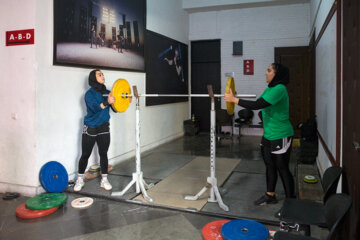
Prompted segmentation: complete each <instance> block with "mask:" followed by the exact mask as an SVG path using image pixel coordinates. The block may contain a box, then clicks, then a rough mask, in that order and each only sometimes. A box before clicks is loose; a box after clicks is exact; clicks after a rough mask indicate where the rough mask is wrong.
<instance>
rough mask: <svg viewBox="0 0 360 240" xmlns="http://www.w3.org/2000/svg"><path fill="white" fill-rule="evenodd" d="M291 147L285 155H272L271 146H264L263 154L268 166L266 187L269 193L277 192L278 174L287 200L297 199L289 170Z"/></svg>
mask: <svg viewBox="0 0 360 240" xmlns="http://www.w3.org/2000/svg"><path fill="white" fill-rule="evenodd" d="M290 153H291V145H290V147H289V148H288V149H287V151H286V152H285V153H283V154H273V153H271V146H269V145H267V144H262V146H261V154H262V156H263V159H264V162H265V166H266V187H267V192H275V187H276V182H277V177H278V175H277V172H279V175H280V177H281V180H282V183H283V186H284V189H285V195H286V197H287V198H293V197H295V194H294V179H293V176H292V174H291V172H290V170H289V161H290Z"/></svg>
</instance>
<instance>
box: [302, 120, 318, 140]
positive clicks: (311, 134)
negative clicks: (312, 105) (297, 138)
mask: <svg viewBox="0 0 360 240" xmlns="http://www.w3.org/2000/svg"><path fill="white" fill-rule="evenodd" d="M298 128H299V129H300V130H301V139H303V140H305V141H315V140H317V123H316V116H313V117H310V118H309V119H308V120H307V121H306V122H305V123H299V124H298Z"/></svg>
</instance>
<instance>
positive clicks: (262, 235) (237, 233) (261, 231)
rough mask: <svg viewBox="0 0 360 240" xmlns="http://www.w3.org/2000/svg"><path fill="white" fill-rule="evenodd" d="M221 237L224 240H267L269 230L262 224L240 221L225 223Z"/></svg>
mask: <svg viewBox="0 0 360 240" xmlns="http://www.w3.org/2000/svg"><path fill="white" fill-rule="evenodd" d="M221 235H222V237H223V239H224V240H266V239H267V238H268V237H269V230H268V229H267V228H266V227H265V226H264V225H262V224H261V223H258V222H255V221H252V220H245V219H238V220H232V221H230V222H228V223H225V224H224V225H223V227H222V228H221Z"/></svg>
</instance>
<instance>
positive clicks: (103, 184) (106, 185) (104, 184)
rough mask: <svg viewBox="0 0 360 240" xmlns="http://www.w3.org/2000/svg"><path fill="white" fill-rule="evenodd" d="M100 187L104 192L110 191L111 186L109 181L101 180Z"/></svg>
mask: <svg viewBox="0 0 360 240" xmlns="http://www.w3.org/2000/svg"><path fill="white" fill-rule="evenodd" d="M100 187H102V188H103V189H105V190H106V191H110V190H111V189H112V186H111V184H110V183H109V180H108V179H107V178H103V179H101V184H100Z"/></svg>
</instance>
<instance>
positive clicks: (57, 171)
mask: <svg viewBox="0 0 360 240" xmlns="http://www.w3.org/2000/svg"><path fill="white" fill-rule="evenodd" d="M68 181H69V176H68V173H67V171H66V169H65V168H64V166H63V165H62V164H61V163H59V162H56V161H51V162H48V163H46V164H45V165H44V166H43V167H42V168H41V170H40V182H41V185H42V186H43V187H44V188H45V190H46V191H48V192H50V193H61V192H62V191H64V189H65V188H66V187H67V185H68Z"/></svg>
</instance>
